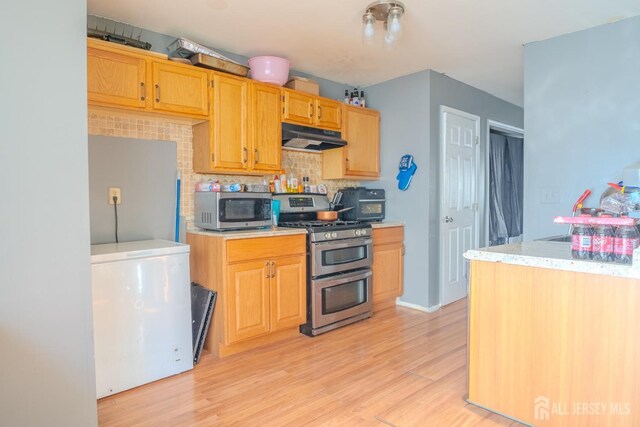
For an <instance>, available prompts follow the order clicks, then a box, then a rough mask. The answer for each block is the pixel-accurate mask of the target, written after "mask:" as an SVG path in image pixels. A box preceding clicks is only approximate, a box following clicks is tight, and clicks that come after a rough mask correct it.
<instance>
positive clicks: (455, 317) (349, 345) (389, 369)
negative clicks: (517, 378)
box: [98, 300, 519, 427]
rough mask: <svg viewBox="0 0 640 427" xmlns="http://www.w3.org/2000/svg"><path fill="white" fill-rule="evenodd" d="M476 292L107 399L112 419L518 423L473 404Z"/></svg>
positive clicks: (153, 422) (103, 411)
mask: <svg viewBox="0 0 640 427" xmlns="http://www.w3.org/2000/svg"><path fill="white" fill-rule="evenodd" d="M466 328H467V313H466V301H465V300H462V301H459V302H456V303H454V304H451V305H450V306H447V307H445V308H444V309H442V310H441V311H439V312H437V313H432V314H427V313H422V312H418V311H415V310H410V309H406V308H401V307H391V308H388V309H384V310H381V311H378V312H376V313H375V315H374V317H372V318H371V319H368V320H365V321H362V322H359V323H357V324H353V325H350V326H347V327H344V328H341V329H338V330H335V331H331V332H329V333H327V334H324V335H321V336H319V337H316V338H309V337H306V336H300V337H295V338H293V339H290V340H288V341H286V342H284V343H278V344H272V345H269V346H267V347H263V348H259V349H255V350H250V351H247V352H245V353H241V354H236V355H233V356H230V357H228V358H225V359H222V360H217V359H214V358H213V357H211V356H203V358H202V360H201V361H200V363H199V364H198V365H196V367H195V369H194V370H193V371H190V372H187V373H184V374H181V375H176V376H174V377H171V378H167V379H164V380H161V381H157V382H155V383H152V384H148V385H146V386H142V387H139V388H137V389H134V390H129V391H127V392H123V393H120V394H117V395H115V396H111V397H108V398H105V399H102V400H100V401H99V402H98V417H99V421H100V425H103V426H138V425H144V426H213V425H246V426H319V425H331V426H380V427H384V426H385V425H388V426H477V427H480V426H483V427H484V426H516V425H519V424H518V423H515V422H513V421H511V420H509V419H507V418H503V417H500V416H498V415H495V414H491V413H490V412H487V411H485V410H483V409H480V408H477V407H474V406H471V405H467V404H466V403H465V402H464V400H463V396H464V395H465V394H466V393H467V385H466V368H465V363H466Z"/></svg>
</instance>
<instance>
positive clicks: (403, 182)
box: [396, 154, 418, 191]
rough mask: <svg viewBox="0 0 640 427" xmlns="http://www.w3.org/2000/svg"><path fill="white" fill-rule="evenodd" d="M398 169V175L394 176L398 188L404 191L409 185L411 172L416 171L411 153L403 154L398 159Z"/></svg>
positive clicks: (416, 167)
mask: <svg viewBox="0 0 640 427" xmlns="http://www.w3.org/2000/svg"><path fill="white" fill-rule="evenodd" d="M398 169H399V170H400V171H399V172H398V176H396V179H397V180H398V189H399V190H402V191H406V190H407V189H408V188H409V185H411V179H412V178H413V174H414V173H416V170H417V169H418V165H416V164H415V163H414V162H413V156H412V155H411V154H405V155H404V156H402V158H401V159H400V165H399V166H398Z"/></svg>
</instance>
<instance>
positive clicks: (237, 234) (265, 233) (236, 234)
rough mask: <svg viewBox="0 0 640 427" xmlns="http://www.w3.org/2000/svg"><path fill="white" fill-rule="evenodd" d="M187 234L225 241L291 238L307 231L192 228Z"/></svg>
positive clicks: (279, 228) (300, 229)
mask: <svg viewBox="0 0 640 427" xmlns="http://www.w3.org/2000/svg"><path fill="white" fill-rule="evenodd" d="M187 233H192V234H202V235H204V236H212V237H220V238H222V239H225V240H233V239H254V238H259V237H277V236H290V235H295V234H307V230H306V229H304V228H284V227H278V228H275V229H272V228H261V229H254V230H235V231H211V230H204V229H202V228H197V227H192V228H189V229H188V230H187Z"/></svg>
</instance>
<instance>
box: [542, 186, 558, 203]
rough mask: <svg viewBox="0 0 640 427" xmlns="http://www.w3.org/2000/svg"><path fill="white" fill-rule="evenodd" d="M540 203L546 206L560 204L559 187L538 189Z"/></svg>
mask: <svg viewBox="0 0 640 427" xmlns="http://www.w3.org/2000/svg"><path fill="white" fill-rule="evenodd" d="M540 203H542V204H546V205H555V204H558V203H560V187H540Z"/></svg>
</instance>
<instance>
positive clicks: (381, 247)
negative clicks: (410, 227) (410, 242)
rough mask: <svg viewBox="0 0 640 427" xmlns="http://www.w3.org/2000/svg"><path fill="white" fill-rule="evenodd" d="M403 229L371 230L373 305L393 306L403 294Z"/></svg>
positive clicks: (376, 306) (377, 306) (400, 227)
mask: <svg viewBox="0 0 640 427" xmlns="http://www.w3.org/2000/svg"><path fill="white" fill-rule="evenodd" d="M403 242H404V227H402V226H399V227H388V228H374V229H373V305H374V309H375V308H381V307H383V306H387V305H393V304H395V299H396V298H397V297H399V296H400V295H402V292H403V270H404V243H403Z"/></svg>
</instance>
